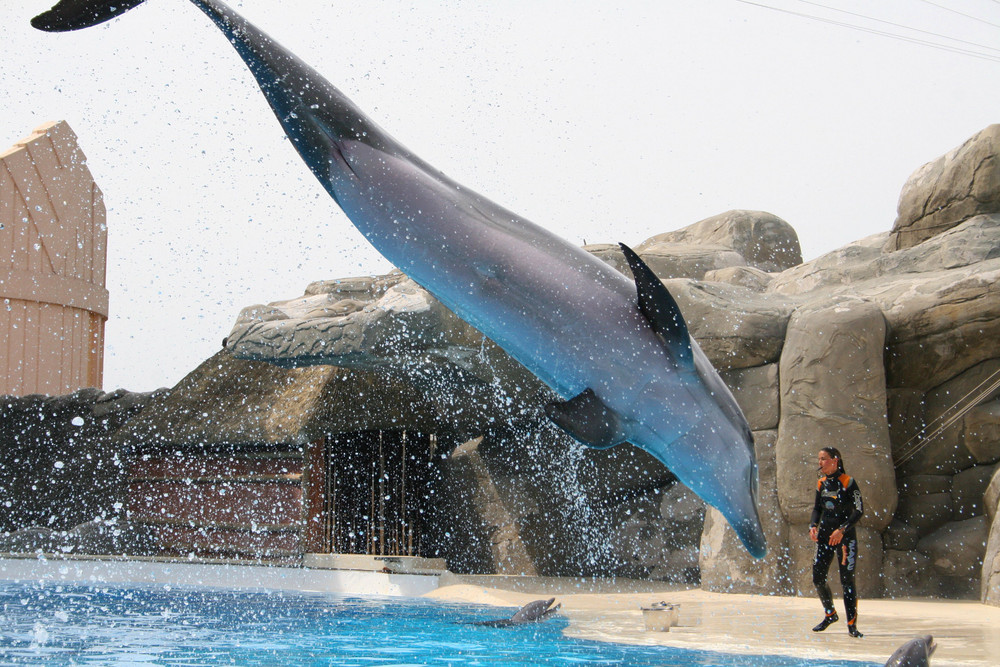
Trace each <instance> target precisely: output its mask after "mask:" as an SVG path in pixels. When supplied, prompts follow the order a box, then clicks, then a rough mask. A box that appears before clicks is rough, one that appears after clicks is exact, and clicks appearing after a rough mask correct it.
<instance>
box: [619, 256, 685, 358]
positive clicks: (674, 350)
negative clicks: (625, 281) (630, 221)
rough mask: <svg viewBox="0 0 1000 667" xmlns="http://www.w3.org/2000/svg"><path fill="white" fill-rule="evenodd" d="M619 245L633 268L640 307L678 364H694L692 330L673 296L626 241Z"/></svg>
mask: <svg viewBox="0 0 1000 667" xmlns="http://www.w3.org/2000/svg"><path fill="white" fill-rule="evenodd" d="M618 245H620V246H621V248H622V252H624V253H625V259H626V260H628V265H629V268H630V269H632V277H633V278H635V288H636V291H637V292H638V293H639V310H640V311H642V314H643V315H645V316H646V319H647V320H649V324H650V326H652V327H653V331H655V332H656V333H658V334H660V336H662V337H663V340H664V342H666V344H667V347H668V348H669V350H670V353H671V354H672V355H673V357H674V359H675V360H676V361H677V363H678V365H680V366H686V367H691V366H693V365H694V353H693V352H692V351H691V334H690V333H688V328H687V323H686V322H685V321H684V316H683V315H681V309H680V307H678V305H677V302H676V301H674V297H673V296H671V295H670V291H669V290H668V289H667V288H666V287H664V286H663V282H662V281H661V280H660V279H659V278H657V277H656V274H655V273H653V270H652V269H650V268H649V267H648V266H647V265H646V262H644V261H642V258H641V257H639V255H637V254H636V252H635V251H634V250H632V249H631V248H629V247H628V246H627V245H625V244H624V243H619V244H618Z"/></svg>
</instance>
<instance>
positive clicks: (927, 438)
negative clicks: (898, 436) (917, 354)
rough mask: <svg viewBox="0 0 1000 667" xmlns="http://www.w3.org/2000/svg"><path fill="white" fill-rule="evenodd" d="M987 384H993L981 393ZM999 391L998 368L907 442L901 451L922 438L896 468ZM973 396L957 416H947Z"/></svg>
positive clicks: (899, 459)
mask: <svg viewBox="0 0 1000 667" xmlns="http://www.w3.org/2000/svg"><path fill="white" fill-rule="evenodd" d="M987 383H991V384H989V386H987V387H986V388H985V389H983V390H982V391H980V389H981V388H982V387H983V385H985V384H987ZM997 389H1000V368H998V369H997V370H996V371H994V372H993V373H992V374H990V376H989V377H987V378H986V379H985V380H983V381H982V382H980V383H979V384H978V385H977V386H976V387H975V388H973V389H972V390H971V391H969V392H967V393H966V394H965V395H964V396H962V397H961V398H959V399H958V400H957V401H955V403H954V404H952V406H951V407H949V408H948V409H947V410H945V411H944V412H942V413H941V415H940V416H938V418H937V419H935V420H933V421H932V422H930V423H929V424H927V426H925V427H924V428H922V429H921V430H920V431H918V432H917V433H916V434H914V435H913V436H912V437H911V438H910V439H909V440H907V441H906V442H905V443H904V444H903V447H902V448H901V449H904V450H905V449H906V448H907V447H909V446H910V443H912V442H913V441H914V440H916V439H917V438H921V439H920V441H919V442H917V443H916V444H915V445H913V446H912V447H910V449H909V450H908V451H905V452H904V453H903V454H902V455H901V456H899V458H898V459H897V461H896V464H895V467H896V468H898V467H899V466H901V465H903V464H904V463H906V462H907V461H909V460H910V459H912V458H913V457H914V456H916V455H917V453H919V452H920V450H922V449H923V448H925V447H926V446H927V445H928V444H930V443H931V441H933V440H934V439H935V438H937V437H938V436H940V435H941V434H942V433H944V432H945V431H947V430H948V429H949V428H951V426H952V425H954V424H955V423H956V422H957V421H958V420H959V419H961V418H962V417H964V416H965V415H966V414H967V413H968V412H969V411H970V410H971V409H972V408H974V407H976V406H977V405H979V404H980V403H981V402H982V400H983V399H984V398H986V397H987V396H988V395H990V394H991V393H993V392H994V391H996V390H997ZM976 392H978V393H976ZM973 394H976V395H975V397H974V398H972V400H970V401H969V403H968V404H967V405H966V406H965V407H963V408H961V409H958V411H957V412H956V413H955V414H953V415H951V416H947V415H948V413H949V412H951V411H952V410H955V409H957V408H958V406H959V405H960V404H961V403H962V402H963V401H965V400H966V399H968V398H969V397H970V396H972V395H973ZM941 420H944V421H943V422H942V423H941V424H940V425H938V426H937V427H935V428H934V430H933V431H931V432H930V433H927V429H928V428H929V427H930V426H932V425H933V424H935V423H936V422H938V421H941ZM925 433H927V435H924V434H925ZM921 436H922V437H921Z"/></svg>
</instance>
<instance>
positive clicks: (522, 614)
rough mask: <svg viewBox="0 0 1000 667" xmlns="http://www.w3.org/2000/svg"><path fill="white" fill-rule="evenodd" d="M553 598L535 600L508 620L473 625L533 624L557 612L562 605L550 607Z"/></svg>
mask: <svg viewBox="0 0 1000 667" xmlns="http://www.w3.org/2000/svg"><path fill="white" fill-rule="evenodd" d="M555 601H556V599H555V598H549V599H548V600H535V601H534V602H529V603H528V604H526V605H524V606H523V607H521V608H520V609H518V610H517V612H516V613H515V614H514V615H513V616H511V617H510V618H501V619H497V620H495V621H479V622H477V623H474V624H473V625H488V626H489V627H491V628H506V627H508V626H511V625H522V624H524V623H534V622H536V621H541V620H542V619H544V618H546V617H547V616H548V615H549V614H554V613H555V612H557V611H559V607H561V606H562V605H558V604H557V605H556V606H555V607H553V606H552V603H553V602H555Z"/></svg>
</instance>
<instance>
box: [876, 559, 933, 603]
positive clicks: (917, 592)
mask: <svg viewBox="0 0 1000 667" xmlns="http://www.w3.org/2000/svg"><path fill="white" fill-rule="evenodd" d="M882 567H883V569H882V582H883V585H884V588H885V596H886V597H888V598H906V597H919V596H930V595H937V593H938V588H939V587H940V582H939V580H938V579H937V577H933V576H931V575H930V573H931V571H932V567H933V563H932V561H931V558H930V556H927V555H925V554H922V553H920V552H919V551H912V550H898V549H886V552H885V556H884V558H883V565H882Z"/></svg>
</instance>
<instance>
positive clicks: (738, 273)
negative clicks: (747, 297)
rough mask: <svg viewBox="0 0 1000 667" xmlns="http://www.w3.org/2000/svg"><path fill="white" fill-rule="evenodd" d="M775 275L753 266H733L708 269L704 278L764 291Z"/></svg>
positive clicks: (755, 290)
mask: <svg viewBox="0 0 1000 667" xmlns="http://www.w3.org/2000/svg"><path fill="white" fill-rule="evenodd" d="M773 277H774V274H772V273H768V272H767V271H762V270H761V269H757V268H754V267H752V266H733V267H730V268H728V269H716V270H714V271H708V272H706V273H705V277H704V280H706V281H709V282H717V283H729V284H730V285H736V286H737V287H745V288H747V289H748V290H750V291H752V292H763V291H764V290H766V289H767V287H768V285H770V284H771V280H773Z"/></svg>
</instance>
